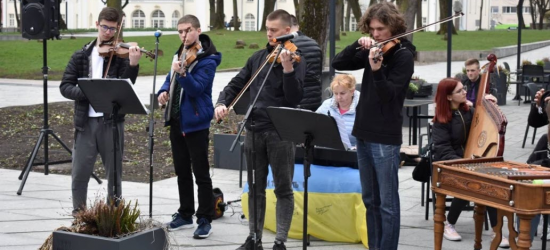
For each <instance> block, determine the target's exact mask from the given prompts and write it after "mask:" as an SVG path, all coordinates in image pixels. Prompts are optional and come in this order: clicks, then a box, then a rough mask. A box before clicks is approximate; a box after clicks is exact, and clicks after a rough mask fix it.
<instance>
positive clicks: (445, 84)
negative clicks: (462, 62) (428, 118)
mask: <svg viewBox="0 0 550 250" xmlns="http://www.w3.org/2000/svg"><path fill="white" fill-rule="evenodd" d="M459 82H460V80H459V79H457V78H445V79H443V80H441V81H440V82H439V85H437V93H436V94H435V116H434V119H433V120H432V121H433V122H439V123H448V122H450V121H451V120H452V119H453V111H452V110H451V101H449V100H448V99H447V96H449V95H452V94H453V91H454V90H455V88H456V86H457V85H458V83H459ZM458 108H459V109H461V110H464V111H468V110H470V107H469V106H468V105H467V104H466V103H461V104H460V106H458Z"/></svg>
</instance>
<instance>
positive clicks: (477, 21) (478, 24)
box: [476, 19, 481, 27]
mask: <svg viewBox="0 0 550 250" xmlns="http://www.w3.org/2000/svg"><path fill="white" fill-rule="evenodd" d="M480 25H481V23H480V22H479V19H477V20H476V26H477V27H479V26H480Z"/></svg>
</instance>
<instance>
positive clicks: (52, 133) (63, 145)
mask: <svg viewBox="0 0 550 250" xmlns="http://www.w3.org/2000/svg"><path fill="white" fill-rule="evenodd" d="M48 134H51V135H52V136H53V138H54V139H55V140H56V141H57V142H59V144H61V146H62V147H63V148H65V150H66V151H67V152H69V154H70V155H72V154H73V152H72V151H71V149H69V147H68V146H67V145H65V143H63V142H62V141H61V139H59V137H58V136H57V135H56V134H54V132H53V130H51V129H48ZM46 139H47V138H46ZM67 162H71V161H67ZM92 178H94V180H96V181H97V184H102V183H103V181H102V180H100V179H99V177H97V175H95V174H94V173H93V172H92Z"/></svg>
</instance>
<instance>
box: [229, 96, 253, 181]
mask: <svg viewBox="0 0 550 250" xmlns="http://www.w3.org/2000/svg"><path fill="white" fill-rule="evenodd" d="M249 104H250V90H247V91H246V92H244V94H243V95H242V97H241V99H239V101H238V102H237V103H235V106H233V110H234V111H235V114H237V115H246V110H247V109H248V105H249ZM241 126H244V123H242V122H239V129H240V127H241ZM239 147H241V161H240V163H239V187H240V188H242V187H243V157H244V155H245V154H244V141H239Z"/></svg>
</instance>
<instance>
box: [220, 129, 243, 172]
mask: <svg viewBox="0 0 550 250" xmlns="http://www.w3.org/2000/svg"><path fill="white" fill-rule="evenodd" d="M236 137H237V135H236V134H214V167H215V168H225V169H235V170H239V169H240V166H241V163H242V166H243V169H246V161H245V157H244V146H243V147H241V143H244V137H245V136H244V135H241V137H240V138H239V142H237V145H236V146H235V149H234V150H233V152H230V151H229V149H230V148H231V145H232V144H233V141H234V140H235V138H236ZM241 153H242V154H241ZM241 158H242V162H241Z"/></svg>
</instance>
